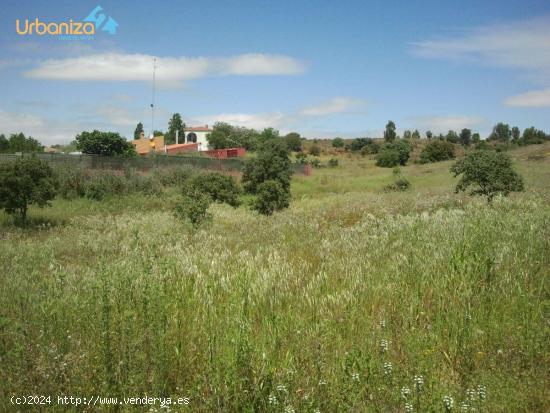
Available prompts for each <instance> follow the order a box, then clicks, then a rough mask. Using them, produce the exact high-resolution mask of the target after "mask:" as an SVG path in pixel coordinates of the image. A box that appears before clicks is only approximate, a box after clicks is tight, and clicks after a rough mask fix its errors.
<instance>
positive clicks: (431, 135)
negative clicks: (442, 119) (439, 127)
mask: <svg viewBox="0 0 550 413" xmlns="http://www.w3.org/2000/svg"><path fill="white" fill-rule="evenodd" d="M433 136H434V134H433V133H432V131H431V130H429V131H426V139H428V140H431V139H432V138H433Z"/></svg>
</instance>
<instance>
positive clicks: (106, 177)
mask: <svg viewBox="0 0 550 413" xmlns="http://www.w3.org/2000/svg"><path fill="white" fill-rule="evenodd" d="M124 193H126V185H125V180H124V179H123V178H122V177H121V176H118V175H116V174H114V173H113V172H110V171H101V172H98V173H96V174H95V175H92V176H91V177H90V179H89V180H88V182H87V183H86V189H85V195H86V197H87V198H89V199H93V200H95V201H101V200H102V199H104V198H105V197H106V196H107V195H112V194H117V195H121V194H124Z"/></svg>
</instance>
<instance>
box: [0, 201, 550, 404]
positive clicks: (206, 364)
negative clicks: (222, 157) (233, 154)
mask: <svg viewBox="0 0 550 413" xmlns="http://www.w3.org/2000/svg"><path fill="white" fill-rule="evenodd" d="M389 196H391V199H392V202H391V203H392V205H393V207H392V208H393V209H392V210H387V211H385V212H384V213H380V212H379V211H378V212H377V211H376V209H377V208H376V206H379V205H382V204H387V203H388V198H387V197H386V196H383V195H371V196H365V195H363V196H359V195H357V194H350V195H347V196H346V199H345V200H342V199H338V200H337V199H332V200H328V201H327V200H325V202H323V203H319V204H316V203H315V202H314V201H302V202H301V203H300V202H298V203H297V204H294V206H293V208H291V210H289V211H287V212H284V213H281V214H278V215H276V216H275V217H272V218H263V217H259V216H256V215H253V214H251V213H249V212H247V211H246V210H244V209H239V210H233V209H231V208H229V207H224V206H215V207H214V208H215V209H214V212H215V215H216V220H215V222H214V224H213V225H212V226H211V227H210V228H209V229H208V230H199V231H195V232H186V231H187V230H186V229H185V228H184V227H183V226H181V227H180V226H179V224H178V223H177V222H175V221H174V220H173V219H172V217H171V215H170V214H169V213H168V212H150V213H148V214H139V213H135V212H127V213H122V214H121V215H117V216H101V215H100V216H88V217H82V218H79V219H74V220H73V221H72V222H71V223H70V224H68V225H66V226H64V227H59V228H56V229H54V230H51V233H50V234H49V235H48V236H45V237H39V238H34V237H23V238H15V239H10V240H8V241H5V242H3V245H2V249H1V250H0V262H1V272H2V274H3V276H2V278H1V279H0V280H1V281H0V283H1V284H0V290H1V291H2V294H1V296H0V308H1V310H0V312H1V313H0V314H1V316H2V324H1V330H0V334H1V335H0V337H1V340H2V341H1V343H2V353H1V357H2V360H1V361H2V372H1V376H0V379H1V381H2V383H3V385H2V388H3V390H2V398H3V401H5V400H6V397H7V396H8V395H10V394H12V393H20V392H23V391H24V392H26V393H29V394H105V395H114V396H119V397H123V396H129V395H135V394H137V395H141V394H151V395H157V396H161V395H164V396H168V395H170V396H173V397H177V396H182V395H184V396H190V397H191V405H190V406H189V407H186V409H187V410H191V411H204V412H207V411H277V412H282V411H290V410H291V409H294V410H295V411H311V412H313V411H317V410H319V411H323V412H336V411H373V412H374V411H404V409H405V404H406V403H409V404H411V406H413V408H414V409H415V410H416V411H432V410H433V411H444V404H443V397H444V396H450V397H452V398H453V400H454V402H455V408H457V407H458V406H459V405H460V404H462V403H465V405H466V404H468V406H472V407H474V408H476V409H483V411H545V410H547V408H548V407H549V406H550V404H549V400H548V396H547V392H546V390H547V385H548V382H547V368H546V367H545V366H547V362H548V348H547V346H548V323H547V316H548V313H547V311H548V308H547V307H546V306H547V304H548V282H547V281H548V275H549V274H548V268H549V267H550V266H549V264H550V262H549V255H548V250H549V243H550V242H549V240H550V234H549V232H550V231H549V228H550V210H549V208H548V206H547V205H548V204H546V203H545V202H544V201H545V200H543V199H540V198H538V197H536V196H534V195H533V196H530V197H528V198H526V199H521V198H516V199H511V200H499V201H497V202H496V203H495V205H494V206H493V207H487V206H486V205H485V204H484V203H483V202H479V203H477V202H474V203H471V204H469V205H467V206H465V207H464V208H450V209H449V208H447V209H442V208H441V204H438V203H437V202H438V201H434V200H432V202H434V203H435V204H432V205H419V209H420V210H419V211H418V212H408V211H409V209H410V200H409V199H408V198H407V197H406V196H405V195H402V194H390V195H389ZM367 201H368V202H367ZM366 202H367V203H368V205H369V206H365V203H366ZM336 217H345V219H337V218H336ZM415 376H417V377H421V378H422V380H423V382H424V384H423V386H422V388H421V389H416V387H415V381H414V380H415ZM478 386H482V387H480V388H482V389H485V391H486V399H485V400H480V399H479V394H478ZM403 388H405V389H409V390H410V392H411V394H410V395H409V396H407V398H406V399H405V398H403V396H402V390H403ZM472 392H473V393H472ZM405 393H406V391H405ZM474 393H475V394H474ZM63 409H67V407H64V408H63ZM63 409H61V408H59V411H62V410H63ZM285 409H286V410H285ZM182 411H183V410H182ZM472 411H473V410H472Z"/></svg>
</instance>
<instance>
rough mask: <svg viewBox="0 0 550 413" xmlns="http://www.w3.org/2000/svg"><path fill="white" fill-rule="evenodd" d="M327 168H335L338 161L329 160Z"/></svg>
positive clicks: (334, 159)
mask: <svg viewBox="0 0 550 413" xmlns="http://www.w3.org/2000/svg"><path fill="white" fill-rule="evenodd" d="M328 166H329V168H336V167H337V166H338V159H336V158H331V159H329V161H328Z"/></svg>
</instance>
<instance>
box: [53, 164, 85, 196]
mask: <svg viewBox="0 0 550 413" xmlns="http://www.w3.org/2000/svg"><path fill="white" fill-rule="evenodd" d="M56 173H57V180H58V182H59V191H58V193H59V195H61V196H62V197H63V198H65V199H74V198H79V197H83V196H84V195H85V193H86V182H87V180H88V179H89V177H88V175H87V174H86V171H85V170H84V169H83V168H80V167H77V166H66V167H60V168H57V169H56Z"/></svg>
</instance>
